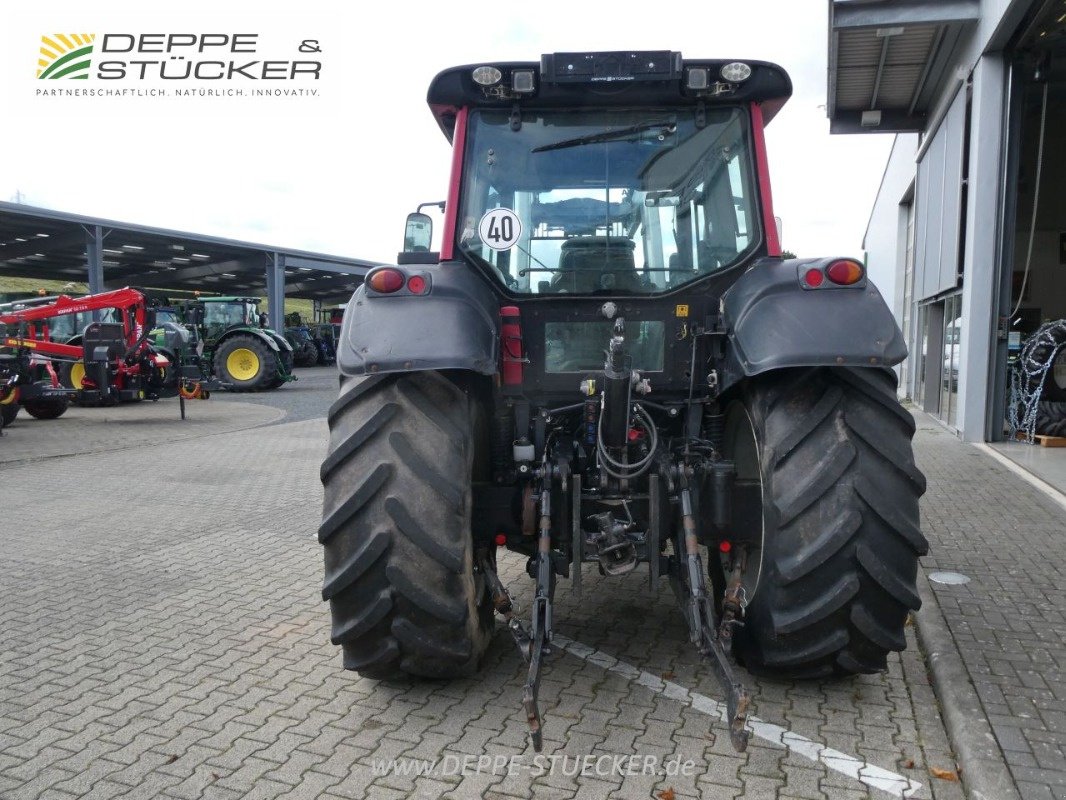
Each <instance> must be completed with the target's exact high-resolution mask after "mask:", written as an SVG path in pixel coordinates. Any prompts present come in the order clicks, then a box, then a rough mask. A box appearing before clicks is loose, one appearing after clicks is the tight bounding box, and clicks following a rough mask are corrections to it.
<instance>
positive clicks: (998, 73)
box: [827, 0, 1066, 453]
mask: <svg viewBox="0 0 1066 800" xmlns="http://www.w3.org/2000/svg"><path fill="white" fill-rule="evenodd" d="M828 82H829V86H828V98H827V109H828V114H829V118H830V123H831V130H832V132H833V133H836V134H862V133H895V134H896V138H895V141H894V144H893V147H892V151H891V155H890V157H889V160H888V163H887V165H886V168H885V173H884V177H883V179H882V182H881V186H880V189H879V191H878V195H877V199H876V201H875V203H874V207H873V209H872V212H871V216H870V221H869V225H868V227H867V230H866V236H865V241H864V247H865V249H866V251H867V261H868V268H869V272H870V275H871V277H872V278H873V280H874V281H875V282H876V283H877V285H878V286H879V287H880V288H881V290H882V292H883V294H884V295H885V297H886V300H888V301H889V303H890V305H891V306H892V308H893V310H894V312H895V314H896V318H897V320H898V321H899V324H900V327H901V328H902V329H903V331H904V334H905V336H906V339H907V344H908V347H909V350H910V354H911V355H910V358H908V359H907V361H906V362H905V363H904V364H903V365H902V366H901V367H900V368H899V369H900V392H901V394H903V395H904V396H907V397H909V398H911V399H912V400H913V401H914V403H915V404H916V405H918V406H919V407H920V408H922V409H924V410H925V411H927V412H928V413H929V414H931V415H933V416H934V417H936V418H938V419H939V420H940V421H941V422H943V423H944V425H946V426H947V427H949V428H950V429H952V430H953V431H955V432H956V433H957V434H958V435H959V436H960V437H961V438H962V439H964V440H966V441H971V442H986V441H987V442H997V441H1000V440H1003V439H1004V437H1005V435H1006V433H1005V426H1004V420H1005V418H1006V408H1007V402H1008V394H1009V378H1008V369H1009V364H1010V362H1011V360H1012V359H1013V358H1014V357H1016V356H1017V353H1018V351H1019V349H1020V344H1021V342H1022V341H1023V340H1024V338H1025V337H1026V336H1027V335H1029V334H1031V333H1032V332H1033V331H1034V330H1035V329H1036V328H1037V327H1039V326H1040V325H1041V323H1043V322H1045V321H1049V320H1058V319H1063V318H1066V192H1064V191H1063V188H1062V187H1063V186H1066V150H1064V149H1063V148H1062V146H1061V145H1062V142H1064V141H1066V103H1064V102H1063V101H1064V100H1066V2H1064V0H830V3H829V79H828ZM1047 381H1049V382H1050V381H1054V382H1055V383H1056V386H1059V387H1062V388H1066V351H1064V354H1063V356H1062V357H1060V359H1059V361H1057V362H1055V366H1054V368H1053V369H1052V370H1051V372H1049V374H1048V376H1047ZM1059 453H1066V450H1062V451H1059Z"/></svg>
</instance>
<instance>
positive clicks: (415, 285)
mask: <svg viewBox="0 0 1066 800" xmlns="http://www.w3.org/2000/svg"><path fill="white" fill-rule="evenodd" d="M407 291H409V292H410V293H411V294H425V293H426V279H425V278H423V277H422V276H421V275H412V276H411V277H410V278H408V279H407Z"/></svg>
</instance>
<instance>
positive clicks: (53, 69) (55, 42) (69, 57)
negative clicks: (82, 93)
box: [37, 33, 96, 80]
mask: <svg viewBox="0 0 1066 800" xmlns="http://www.w3.org/2000/svg"><path fill="white" fill-rule="evenodd" d="M95 40H96V34H95V33H53V34H51V35H49V34H45V35H44V36H42V37H41V49H40V55H39V56H38V57H37V77H38V78H40V79H46V78H47V79H54V78H72V79H74V80H86V79H87V78H88V77H89V60H90V57H91V56H92V54H93V42H94V41H95Z"/></svg>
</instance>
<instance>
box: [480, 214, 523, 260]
mask: <svg viewBox="0 0 1066 800" xmlns="http://www.w3.org/2000/svg"><path fill="white" fill-rule="evenodd" d="M477 230H478V235H479V236H480V237H481V241H483V242H484V243H485V244H486V245H488V246H489V247H491V248H492V249H493V250H510V249H511V248H512V247H514V246H515V244H517V242H518V238H519V237H520V236H521V235H522V220H520V219H519V218H518V215H517V214H516V213H514V212H513V211H512V210H511V209H509V208H493V209H490V210H489V211H487V212H485V216H483V217H482V218H481V222H480V223H479V224H478V228H477Z"/></svg>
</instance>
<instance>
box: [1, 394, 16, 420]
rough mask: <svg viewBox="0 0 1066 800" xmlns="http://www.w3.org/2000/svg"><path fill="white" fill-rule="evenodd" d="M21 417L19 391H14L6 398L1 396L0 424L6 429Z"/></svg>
mask: <svg viewBox="0 0 1066 800" xmlns="http://www.w3.org/2000/svg"><path fill="white" fill-rule="evenodd" d="M18 415H19V395H18V389H17V388H16V389H12V390H11V391H10V392H9V393H7V394H6V395H5V396H0V422H2V424H3V426H4V427H5V428H6V427H7V426H8V425H10V424H11V423H12V422H14V421H15V417H17V416H18Z"/></svg>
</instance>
